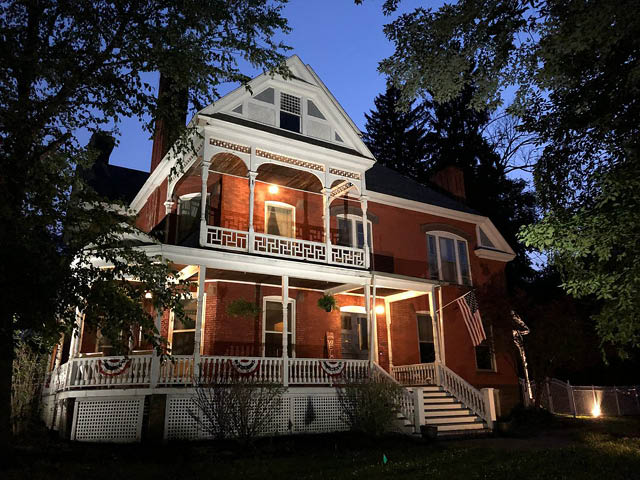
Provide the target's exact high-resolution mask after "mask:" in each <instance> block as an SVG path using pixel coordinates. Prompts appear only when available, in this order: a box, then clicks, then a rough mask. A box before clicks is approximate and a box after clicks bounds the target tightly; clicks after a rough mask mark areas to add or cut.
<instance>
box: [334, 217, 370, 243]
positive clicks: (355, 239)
mask: <svg viewBox="0 0 640 480" xmlns="http://www.w3.org/2000/svg"><path fill="white" fill-rule="evenodd" d="M367 228H368V231H367V236H368V238H367V245H369V248H371V238H372V237H371V222H370V221H369V220H367ZM338 245H342V246H343V247H354V248H363V247H364V228H363V225H362V217H358V216H356V215H339V216H338Z"/></svg>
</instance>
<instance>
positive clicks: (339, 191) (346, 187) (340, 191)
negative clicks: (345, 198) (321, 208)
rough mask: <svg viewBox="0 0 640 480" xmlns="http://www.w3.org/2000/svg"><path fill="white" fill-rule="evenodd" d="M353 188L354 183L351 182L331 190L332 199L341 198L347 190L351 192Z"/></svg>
mask: <svg viewBox="0 0 640 480" xmlns="http://www.w3.org/2000/svg"><path fill="white" fill-rule="evenodd" d="M351 187H353V183H351V182H343V183H341V184H340V185H338V186H337V187H335V188H332V189H331V196H332V197H339V196H340V195H342V194H343V193H345V192H346V191H347V190H349V189H350V188H351Z"/></svg>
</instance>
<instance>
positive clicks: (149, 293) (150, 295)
mask: <svg viewBox="0 0 640 480" xmlns="http://www.w3.org/2000/svg"><path fill="white" fill-rule="evenodd" d="M144 298H153V294H152V293H151V292H147V293H145V294H144Z"/></svg>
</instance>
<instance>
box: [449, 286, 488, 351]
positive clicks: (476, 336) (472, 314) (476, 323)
mask: <svg viewBox="0 0 640 480" xmlns="http://www.w3.org/2000/svg"><path fill="white" fill-rule="evenodd" d="M456 302H457V303H458V307H460V311H462V318H464V323H465V324H466V325H467V330H468V331H469V336H470V337H471V341H472V342H473V345H474V346H475V347H477V346H478V345H480V344H481V343H482V341H483V340H486V339H487V335H486V333H484V327H483V326H482V318H480V310H479V309H478V301H477V300H476V296H475V294H474V293H473V290H472V291H470V292H469V293H466V294H464V295H463V296H461V297H460V298H458V299H457V300H456Z"/></svg>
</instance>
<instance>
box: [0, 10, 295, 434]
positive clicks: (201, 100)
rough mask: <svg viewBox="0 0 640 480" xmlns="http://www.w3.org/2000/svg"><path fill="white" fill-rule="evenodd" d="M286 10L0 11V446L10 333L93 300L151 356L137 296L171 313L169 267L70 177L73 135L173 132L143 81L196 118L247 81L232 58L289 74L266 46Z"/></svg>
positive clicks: (274, 49)
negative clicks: (135, 120) (142, 338)
mask: <svg viewBox="0 0 640 480" xmlns="http://www.w3.org/2000/svg"><path fill="white" fill-rule="evenodd" d="M283 3H284V1H283V0H273V1H271V0H250V1H239V2H225V1H222V0H205V1H201V2H173V1H168V0H153V1H146V0H145V1H139V0H128V1H127V0H123V1H112V2H109V1H104V2H90V1H80V2H65V1H54V0H26V1H17V0H16V1H12V2H5V3H4V4H3V6H2V7H1V8H0V30H2V32H3V35H2V37H1V38H0V60H1V61H0V79H1V80H0V143H2V149H1V150H0V183H1V184H2V188H0V205H1V207H0V243H1V244H2V246H3V248H2V254H1V257H0V279H1V280H0V281H1V285H0V292H2V293H1V294H0V295H1V298H0V322H1V323H0V444H1V443H6V442H7V441H8V438H7V436H6V435H7V434H8V432H9V426H8V425H9V400H10V383H11V362H12V355H13V345H12V339H13V332H14V330H32V331H37V332H38V333H41V334H43V336H44V337H46V338H48V339H50V340H51V341H56V340H57V339H58V337H59V334H60V332H61V331H66V332H67V333H69V332H70V331H71V330H72V329H73V326H74V322H75V311H76V308H79V310H80V311H81V312H83V311H85V310H86V309H87V308H88V305H89V304H91V305H93V306H92V307H91V308H92V309H93V310H92V312H91V313H92V314H91V315H88V316H87V319H88V322H89V323H92V324H93V326H94V327H98V328H101V329H105V330H106V331H107V333H108V334H109V335H111V334H113V335H114V336H115V337H116V338H113V340H114V341H115V340H118V338H117V337H118V336H119V335H120V332H121V331H123V330H127V329H126V328H120V327H121V326H122V327H124V326H125V325H130V324H138V325H141V326H142V327H143V331H145V332H152V333H150V334H149V336H150V340H154V339H155V342H154V343H155V344H156V346H159V342H160V339H159V338H158V337H157V334H158V332H157V331H154V327H153V322H152V317H151V315H150V314H149V313H148V312H146V311H144V309H143V308H142V307H141V306H140V305H139V303H140V302H139V300H140V299H141V298H142V295H143V292H146V291H151V292H152V294H153V307H154V309H156V310H163V309H166V308H174V307H175V308H176V309H178V311H179V308H180V305H179V298H180V293H181V292H180V288H178V289H177V291H176V290H175V289H173V288H169V287H170V286H171V285H173V284H174V283H173V281H174V280H176V278H175V276H174V274H173V273H172V272H171V271H170V268H169V266H168V264H167V263H166V262H165V261H163V260H162V259H159V258H151V256H150V255H147V253H146V252H145V251H144V250H145V248H147V247H142V248H141V249H136V248H134V247H135V246H136V245H140V244H144V243H149V239H146V238H142V239H141V238H140V236H139V234H138V233H137V232H136V231H135V229H134V228H133V222H132V219H131V218H130V217H129V216H128V215H127V214H126V211H125V210H124V209H116V208H105V203H103V200H104V199H101V198H98V197H97V196H96V195H95V194H94V193H93V192H91V191H90V189H88V188H85V186H84V185H83V180H82V178H81V176H79V175H76V170H78V169H81V168H85V169H86V168H88V167H89V166H90V165H91V164H92V161H93V159H94V158H95V157H96V152H95V151H90V150H87V149H85V148H82V146H81V145H80V144H79V142H78V133H79V132H82V131H87V130H88V131H91V132H93V131H96V130H98V129H102V128H105V127H107V128H108V127H111V128H113V131H114V132H115V133H117V131H118V122H119V121H120V119H121V118H123V117H128V116H138V117H139V118H141V119H148V120H150V121H149V123H148V125H147V126H148V129H149V130H150V129H151V124H152V122H153V120H154V119H156V118H165V119H167V120H170V122H169V124H171V125H175V124H176V123H177V121H176V118H175V114H174V113H172V112H175V111H177V110H178V109H176V108H175V107H176V106H175V105H173V104H172V102H168V101H157V100H156V98H155V92H154V89H153V88H152V86H151V85H149V84H148V83H147V82H146V81H145V78H146V77H144V73H145V72H152V71H161V72H162V74H163V75H164V76H165V77H166V78H168V79H169V80H170V81H169V82H168V86H169V87H171V88H170V90H172V91H183V90H185V89H186V90H187V91H188V100H189V101H190V103H191V105H192V106H193V107H194V108H196V109H197V108H199V106H200V105H204V104H208V103H211V101H212V100H213V99H214V98H215V97H216V95H217V91H216V86H217V85H218V84H219V83H220V82H226V81H240V82H245V81H246V80H247V77H246V76H245V75H243V74H242V73H241V72H240V69H239V66H238V63H237V59H238V58H243V59H244V60H245V61H246V62H248V63H249V64H252V65H253V66H255V67H259V68H264V69H266V70H270V71H273V72H278V73H282V74H284V75H285V76H286V75H287V73H288V72H287V69H286V67H284V66H283V65H284V64H283V55H282V51H283V50H284V49H285V48H286V47H284V46H283V45H282V44H281V43H279V42H277V41H275V40H273V38H274V36H275V35H277V34H278V33H279V32H285V33H286V32H287V31H288V26H287V22H286V20H285V19H284V18H282V17H281V15H280V13H281V9H282V7H283ZM181 130H182V132H183V134H182V135H181V137H180V138H181V140H180V141H179V142H178V147H177V148H179V149H180V150H182V151H183V152H185V151H187V150H188V149H193V144H194V142H195V141H196V140H197V135H196V133H195V131H194V129H193V128H191V129H189V130H188V131H187V130H185V127H184V125H182V126H181ZM72 191H73V195H71V192H72ZM123 239H124V241H123ZM87 245H91V248H90V249H85V247H86V246H87ZM110 264H111V265H113V268H102V267H105V266H108V265H110ZM16 275H20V279H21V280H20V282H16V281H15V277H16ZM123 279H138V280H139V281H138V282H122V281H121V280H123ZM178 287H180V285H179V284H178ZM116 309H117V310H119V311H118V312H117V313H115V312H116ZM113 322H115V324H114V323H113Z"/></svg>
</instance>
